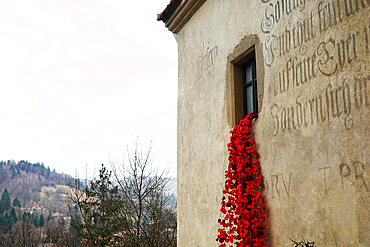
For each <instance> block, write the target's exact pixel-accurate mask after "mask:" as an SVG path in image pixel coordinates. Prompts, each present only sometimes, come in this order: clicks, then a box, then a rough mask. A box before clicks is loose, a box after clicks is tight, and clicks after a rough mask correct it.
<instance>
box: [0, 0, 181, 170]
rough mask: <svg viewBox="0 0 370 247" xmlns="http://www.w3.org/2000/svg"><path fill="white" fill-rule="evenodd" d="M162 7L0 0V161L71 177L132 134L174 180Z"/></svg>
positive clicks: (173, 59) (159, 0) (116, 0)
mask: <svg viewBox="0 0 370 247" xmlns="http://www.w3.org/2000/svg"><path fill="white" fill-rule="evenodd" d="M169 2H170V1H169V0H140V1H139V0H134V1H129V0H0V141H1V142H0V160H8V159H14V160H16V161H18V160H21V159H24V160H28V161H30V162H44V164H45V165H46V166H49V167H50V168H51V169H56V171H58V172H65V173H69V174H71V175H75V169H76V168H77V169H78V173H79V174H80V176H81V174H85V167H86V164H87V167H88V170H89V173H91V172H92V171H93V170H94V169H95V167H100V165H101V164H102V163H104V164H107V163H109V160H110V159H114V160H116V159H118V160H120V159H121V158H122V155H123V154H124V153H125V150H126V146H129V147H132V146H133V143H134V141H135V139H136V138H137V137H138V138H139V142H140V143H141V144H143V146H144V147H145V146H147V144H148V143H149V142H150V140H153V141H154V151H155V159H154V160H155V163H156V164H157V165H161V166H162V167H164V166H168V165H170V166H171V172H170V174H171V175H172V176H176V112H177V110H176V107H177V106H176V104H177V43H176V40H175V39H174V37H173V36H172V34H171V32H170V31H168V30H167V29H166V28H165V26H164V24H163V23H162V22H158V21H156V14H157V13H159V12H161V11H162V10H163V9H164V8H165V7H166V5H167V4H168V3H169Z"/></svg>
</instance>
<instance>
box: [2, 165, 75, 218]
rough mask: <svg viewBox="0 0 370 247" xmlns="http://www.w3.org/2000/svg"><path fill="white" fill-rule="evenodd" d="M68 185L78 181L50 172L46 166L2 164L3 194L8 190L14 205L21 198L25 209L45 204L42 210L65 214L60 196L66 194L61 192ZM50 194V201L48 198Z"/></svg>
mask: <svg viewBox="0 0 370 247" xmlns="http://www.w3.org/2000/svg"><path fill="white" fill-rule="evenodd" d="M66 185H68V186H73V185H75V179H74V178H73V177H72V176H70V175H67V174H59V173H57V172H55V171H51V170H50V168H49V167H45V165H44V164H43V163H41V164H40V163H30V162H28V161H24V160H21V161H19V162H16V161H14V160H8V161H0V193H2V192H3V191H4V189H5V188H7V190H8V191H9V194H10V199H11V201H13V200H14V199H15V198H16V197H18V199H19V201H20V202H21V204H22V207H25V206H26V207H27V206H29V205H31V204H43V205H42V206H49V207H54V208H51V209H50V210H53V211H55V210H58V211H65V209H66V208H65V207H64V206H65V205H64V204H63V201H62V200H61V196H60V194H63V191H62V189H61V188H65V186H66ZM48 188H49V189H48ZM48 194H50V197H51V198H47V195H48ZM52 195H56V196H54V197H53V196H52ZM24 204H26V205H24ZM45 204H48V205H45Z"/></svg>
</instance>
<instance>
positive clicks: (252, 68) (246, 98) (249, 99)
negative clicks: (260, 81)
mask: <svg viewBox="0 0 370 247" xmlns="http://www.w3.org/2000/svg"><path fill="white" fill-rule="evenodd" d="M242 69H243V109H244V116H246V115H248V114H250V113H252V112H255V113H258V102H257V78H256V62H255V60H254V58H253V59H251V60H249V61H248V62H247V63H246V64H244V65H243V68H242Z"/></svg>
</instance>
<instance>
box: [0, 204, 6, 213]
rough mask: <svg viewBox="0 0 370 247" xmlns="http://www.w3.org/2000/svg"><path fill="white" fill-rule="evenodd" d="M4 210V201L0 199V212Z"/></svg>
mask: <svg viewBox="0 0 370 247" xmlns="http://www.w3.org/2000/svg"><path fill="white" fill-rule="evenodd" d="M4 211H5V206H4V203H3V201H0V214H1V215H2V214H3V213H4Z"/></svg>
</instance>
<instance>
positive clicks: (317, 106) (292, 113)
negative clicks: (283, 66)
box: [270, 61, 370, 136]
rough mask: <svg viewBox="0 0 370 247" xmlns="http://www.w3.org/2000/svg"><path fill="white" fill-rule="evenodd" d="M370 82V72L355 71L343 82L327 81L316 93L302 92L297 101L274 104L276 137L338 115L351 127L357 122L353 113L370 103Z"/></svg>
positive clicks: (272, 115)
mask: <svg viewBox="0 0 370 247" xmlns="http://www.w3.org/2000/svg"><path fill="white" fill-rule="evenodd" d="M361 64H362V66H361V65H358V66H360V67H361V68H366V67H365V64H364V61H361ZM361 70H362V69H361ZM369 83H370V73H367V74H366V73H365V72H364V73H363V74H362V73H356V74H355V75H354V76H353V77H347V78H345V79H344V80H343V81H341V82H331V81H330V80H328V82H327V84H326V86H325V88H322V89H321V90H317V93H316V94H314V95H313V96H312V94H311V93H310V92H308V93H307V95H306V94H304V93H302V94H301V96H298V97H297V98H296V99H295V103H294V104H291V105H284V102H279V103H275V104H273V105H272V106H271V107H270V115H271V117H272V120H273V128H274V134H273V136H277V135H278V134H280V133H287V132H290V131H294V130H296V129H302V128H307V127H309V126H311V125H317V124H319V123H321V122H330V121H332V120H334V119H336V118H340V119H342V121H343V125H344V127H345V128H346V129H347V130H351V129H352V127H353V124H354V120H353V119H352V118H351V113H352V112H353V111H354V110H355V111H360V110H361V109H362V108H369V106H370V85H369Z"/></svg>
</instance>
